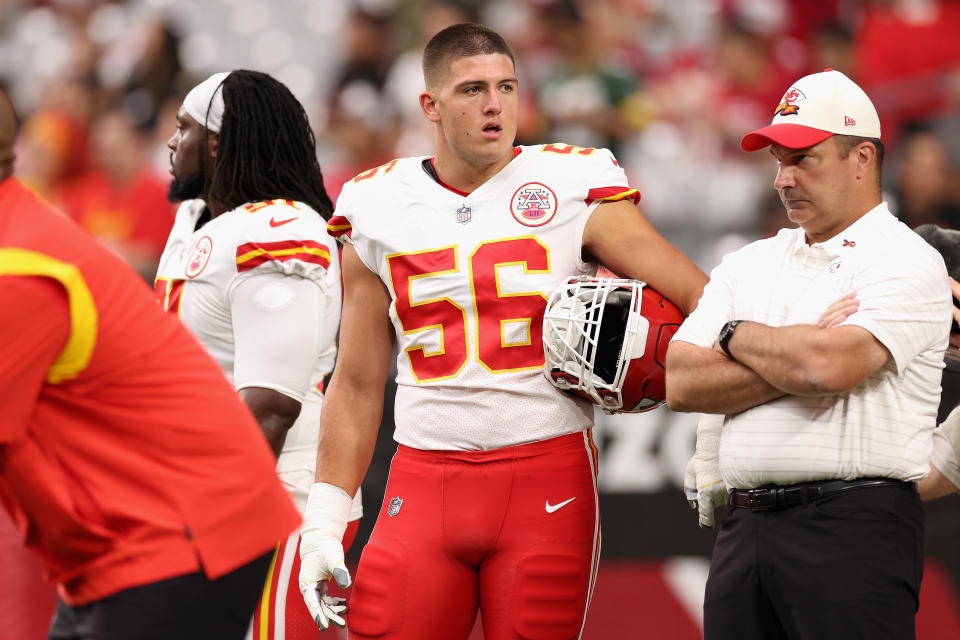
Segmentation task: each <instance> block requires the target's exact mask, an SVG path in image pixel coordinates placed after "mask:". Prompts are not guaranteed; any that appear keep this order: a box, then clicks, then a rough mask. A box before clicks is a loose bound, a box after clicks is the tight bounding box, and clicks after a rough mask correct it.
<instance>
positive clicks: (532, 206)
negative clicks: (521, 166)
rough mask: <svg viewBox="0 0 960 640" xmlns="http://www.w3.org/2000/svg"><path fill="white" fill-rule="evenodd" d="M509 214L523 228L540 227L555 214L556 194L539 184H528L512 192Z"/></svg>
mask: <svg viewBox="0 0 960 640" xmlns="http://www.w3.org/2000/svg"><path fill="white" fill-rule="evenodd" d="M510 213H512V214H513V217H514V219H515V220H516V221H517V222H519V223H520V224H522V225H524V226H527V227H542V226H543V225H545V224H547V223H548V222H550V221H551V220H552V219H553V216H555V215H556V214H557V194H555V193H554V192H553V189H551V188H550V187H548V186H547V185H545V184H543V183H541V182H528V183H526V184H525V185H523V186H522V187H520V188H519V189H517V190H516V191H515V192H514V194H513V198H511V199H510Z"/></svg>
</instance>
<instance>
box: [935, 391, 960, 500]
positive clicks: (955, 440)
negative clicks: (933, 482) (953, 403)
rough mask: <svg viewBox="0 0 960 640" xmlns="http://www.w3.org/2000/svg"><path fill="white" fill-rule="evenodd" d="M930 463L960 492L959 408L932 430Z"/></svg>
mask: <svg viewBox="0 0 960 640" xmlns="http://www.w3.org/2000/svg"><path fill="white" fill-rule="evenodd" d="M930 463H931V464H932V465H933V466H934V467H936V468H937V471H939V472H940V473H941V474H942V475H943V477H944V478H946V479H947V480H949V481H950V483H951V484H952V485H953V486H954V487H955V490H956V491H960V406H958V407H956V408H955V409H954V410H953V411H951V412H950V415H948V416H947V419H946V420H944V421H943V423H942V424H941V425H940V426H939V427H937V428H936V430H934V432H933V456H932V457H931V459H930Z"/></svg>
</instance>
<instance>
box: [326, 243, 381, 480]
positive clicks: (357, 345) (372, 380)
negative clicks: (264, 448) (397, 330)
mask: <svg viewBox="0 0 960 640" xmlns="http://www.w3.org/2000/svg"><path fill="white" fill-rule="evenodd" d="M342 271H343V291H344V299H343V315H342V318H341V323H340V327H341V328H340V349H339V355H338V358H337V366H336V368H335V369H334V372H333V377H332V378H331V380H330V386H329V390H328V391H327V393H326V397H325V399H324V403H323V411H322V413H321V417H320V442H319V445H318V449H317V476H316V479H317V482H325V483H329V484H332V485H335V486H338V487H340V488H342V489H343V490H344V491H345V492H346V493H347V494H349V495H351V496H352V495H354V494H355V493H356V492H357V488H358V487H359V486H360V483H361V481H362V480H363V476H364V474H365V473H366V471H367V467H368V466H369V465H370V460H371V458H372V457H373V448H374V445H375V444H376V439H377V431H378V430H379V428H380V419H381V418H382V416H383V390H384V387H385V386H386V383H387V377H388V376H389V375H390V362H391V358H392V357H393V346H394V333H393V327H392V325H391V323H390V294H389V292H388V291H387V289H386V287H384V285H383V283H382V282H381V281H380V278H379V277H378V276H377V274H375V273H373V272H372V271H370V270H369V269H368V268H367V267H366V265H364V264H363V262H361V261H360V258H359V257H358V256H357V253H356V250H355V249H354V248H353V247H352V246H350V245H346V246H344V249H343V262H342Z"/></svg>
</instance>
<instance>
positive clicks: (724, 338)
mask: <svg viewBox="0 0 960 640" xmlns="http://www.w3.org/2000/svg"><path fill="white" fill-rule="evenodd" d="M741 322H743V320H731V321H730V322H728V323H726V324H725V325H723V326H722V327H721V328H720V335H719V336H717V342H718V343H720V348H721V349H723V352H724V353H725V354H727V355H728V356H729V357H730V359H731V360H736V358H734V357H733V354H732V353H730V347H729V346H728V345H729V344H730V338H732V337H733V330H734V329H736V328H737V325H738V324H740V323H741Z"/></svg>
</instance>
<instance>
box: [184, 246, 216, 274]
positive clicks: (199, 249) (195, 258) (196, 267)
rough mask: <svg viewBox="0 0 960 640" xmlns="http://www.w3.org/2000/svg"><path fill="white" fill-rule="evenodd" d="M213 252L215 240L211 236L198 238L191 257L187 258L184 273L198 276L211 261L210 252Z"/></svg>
mask: <svg viewBox="0 0 960 640" xmlns="http://www.w3.org/2000/svg"><path fill="white" fill-rule="evenodd" d="M211 253H213V240H211V239H210V236H203V237H202V238H200V239H199V240H197V244H195V245H194V247H193V251H192V252H191V253H190V258H189V259H188V260H187V267H186V269H184V273H185V274H186V276H187V277H188V278H196V277H197V276H198V275H200V273H201V272H202V271H203V270H204V268H205V267H206V266H207V263H208V262H210V254H211Z"/></svg>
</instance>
